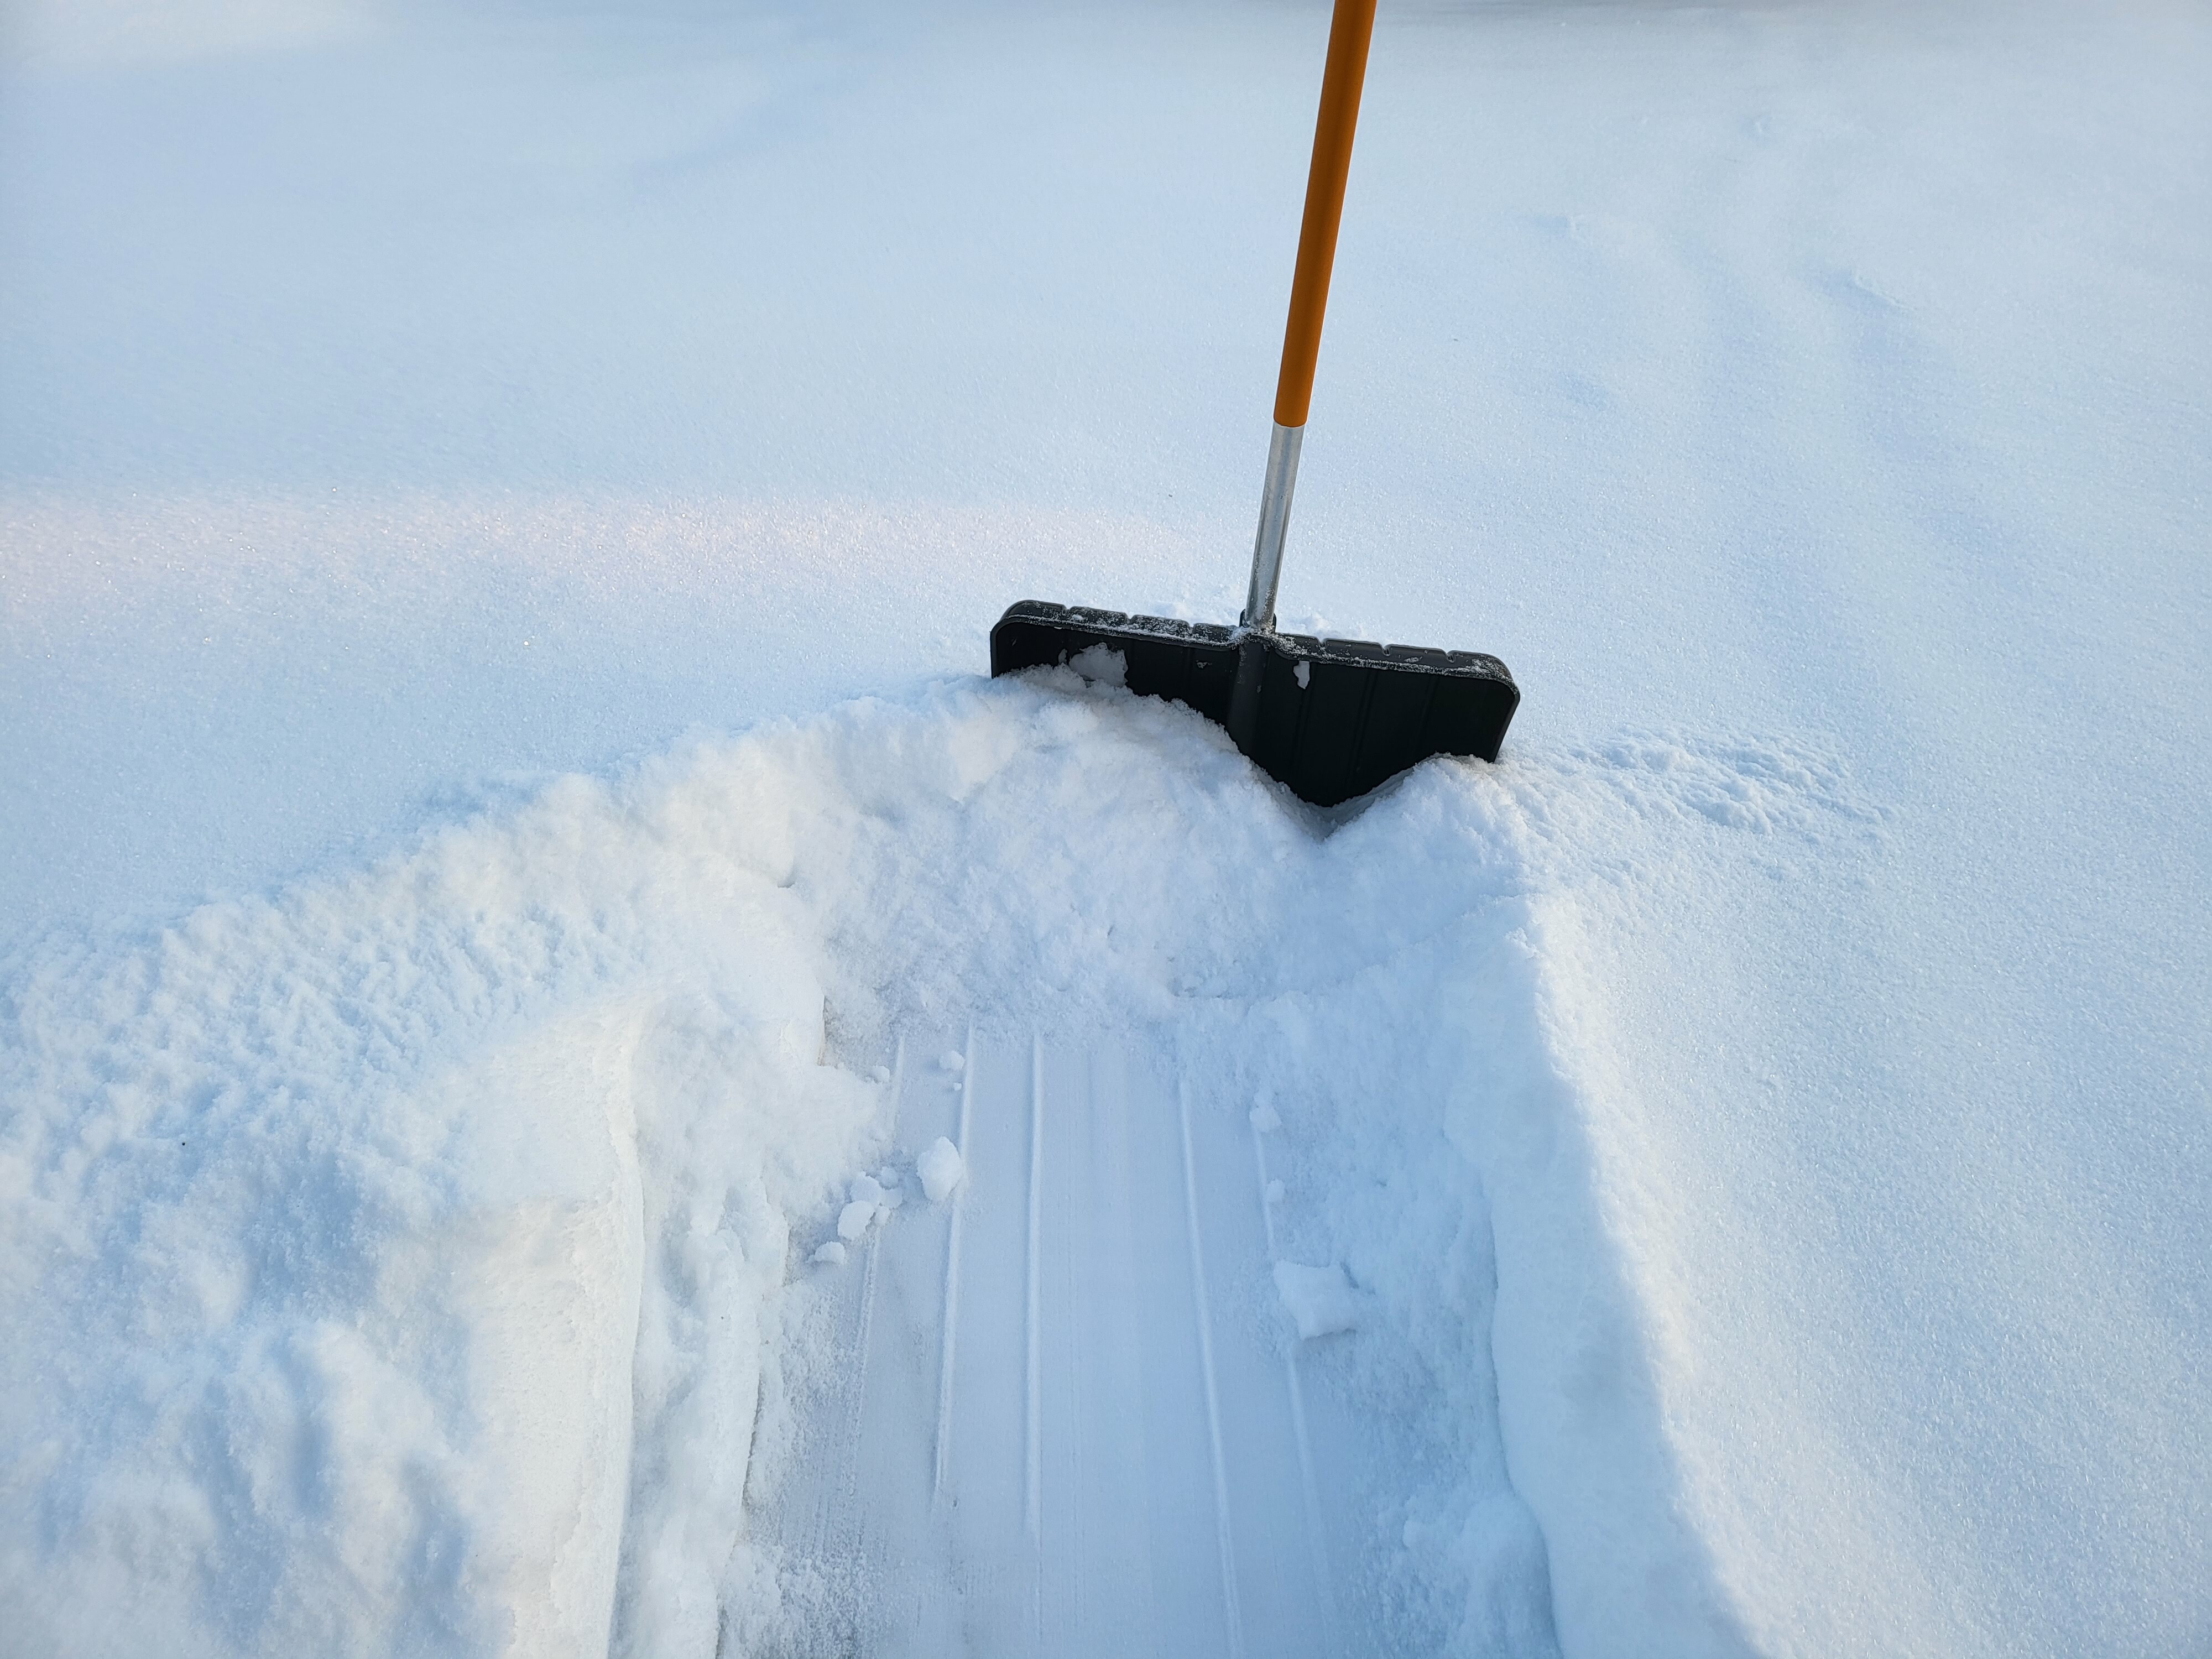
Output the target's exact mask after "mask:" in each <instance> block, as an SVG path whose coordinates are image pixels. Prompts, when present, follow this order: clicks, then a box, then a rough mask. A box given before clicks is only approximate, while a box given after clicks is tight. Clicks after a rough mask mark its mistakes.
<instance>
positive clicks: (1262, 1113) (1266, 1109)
mask: <svg viewBox="0 0 2212 1659" xmlns="http://www.w3.org/2000/svg"><path fill="white" fill-rule="evenodd" d="M1252 1127H1254V1128H1255V1129H1257V1130H1258V1131H1259V1132H1260V1133H1261V1134H1263V1135H1271V1134H1273V1133H1275V1131H1276V1130H1278V1129H1279V1128H1281V1127H1283V1120H1282V1118H1281V1117H1280V1116H1279V1115H1278V1114H1277V1112H1276V1110H1275V1109H1274V1108H1273V1106H1271V1105H1269V1104H1268V1103H1267V1102H1266V1101H1264V1100H1263V1101H1261V1103H1259V1104H1258V1105H1257V1106H1255V1107H1254V1108H1253V1109H1252Z"/></svg>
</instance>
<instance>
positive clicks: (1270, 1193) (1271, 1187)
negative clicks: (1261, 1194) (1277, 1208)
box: [1267, 1181, 1283, 1204]
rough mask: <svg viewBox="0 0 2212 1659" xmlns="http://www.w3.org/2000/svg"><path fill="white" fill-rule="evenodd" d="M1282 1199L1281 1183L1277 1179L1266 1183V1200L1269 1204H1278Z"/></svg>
mask: <svg viewBox="0 0 2212 1659" xmlns="http://www.w3.org/2000/svg"><path fill="white" fill-rule="evenodd" d="M1282 1201H1283V1183H1282V1182H1279V1181H1271V1182H1268V1183H1267V1202H1268V1203H1270V1204H1279V1203H1281V1202H1282Z"/></svg>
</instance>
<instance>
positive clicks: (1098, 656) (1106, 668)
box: [1067, 641, 1129, 686]
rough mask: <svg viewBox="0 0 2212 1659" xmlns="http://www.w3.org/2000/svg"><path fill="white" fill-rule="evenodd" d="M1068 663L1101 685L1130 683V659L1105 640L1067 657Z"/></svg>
mask: <svg viewBox="0 0 2212 1659" xmlns="http://www.w3.org/2000/svg"><path fill="white" fill-rule="evenodd" d="M1067 665H1068V666H1069V667H1070V668H1073V670H1074V671H1076V672H1077V673H1079V674H1080V675H1082V676H1083V678H1085V679H1086V680H1093V681H1096V682H1097V684H1100V685H1120V686H1127V684H1129V659H1128V658H1127V657H1125V656H1123V655H1122V654H1121V653H1120V652H1119V651H1116V650H1115V649H1114V648H1113V647H1110V646H1109V645H1107V644H1106V643H1105V642H1104V641H1100V642H1099V643H1098V644H1097V645H1094V646H1091V647H1089V648H1088V649H1086V650H1082V651H1079V652H1077V653H1075V654H1074V655H1073V656H1072V657H1070V658H1069V659H1067Z"/></svg>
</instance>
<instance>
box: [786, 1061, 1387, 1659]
mask: <svg viewBox="0 0 2212 1659" xmlns="http://www.w3.org/2000/svg"><path fill="white" fill-rule="evenodd" d="M904 1046H905V1049H906V1052H907V1053H908V1054H915V1053H928V1052H931V1050H932V1049H933V1048H934V1047H935V1045H934V1044H924V1043H920V1042H908V1043H907V1044H906V1045H904ZM1171 1053H1172V1044H1171V1042H1170V1041H1169V1039H1168V1038H1167V1037H1166V1036H1161V1037H1160V1038H1158V1040H1157V1041H1147V1040H1146V1038H1144V1037H1142V1036H1138V1037H1133V1038H1132V1037H1127V1036H1123V1037H1116V1038H1109V1039H1102V1040H1097V1041H1093V1042H1066V1041H1048V1040H1046V1039H1043V1038H1036V1037H1033V1038H1031V1039H1030V1040H1029V1041H1027V1042H1024V1041H1022V1040H1021V1039H1020V1038H1019V1037H1004V1038H996V1039H982V1038H971V1039H970V1043H969V1053H968V1055H967V1062H968V1063H967V1064H966V1065H965V1066H964V1067H963V1068H960V1069H958V1070H955V1071H951V1072H949V1073H948V1071H947V1070H946V1069H944V1068H939V1067H935V1066H915V1065H913V1064H911V1063H910V1062H909V1063H907V1064H902V1066H900V1067H899V1068H898V1072H899V1089H898V1097H897V1106H896V1112H897V1116H896V1145H897V1147H898V1149H899V1151H898V1153H897V1155H896V1156H897V1158H898V1159H899V1160H900V1161H903V1162H908V1163H913V1162H915V1161H917V1159H919V1161H920V1162H921V1164H923V1165H924V1167H927V1163H928V1161H929V1152H930V1151H931V1150H933V1146H934V1143H936V1142H938V1141H939V1140H940V1139H941V1140H945V1141H947V1142H949V1143H951V1145H952V1146H955V1147H957V1150H958V1152H959V1154H960V1157H961V1158H962V1161H963V1164H964V1166H965V1170H966V1172H967V1179H966V1181H965V1182H963V1184H962V1185H961V1186H959V1187H958V1188H957V1189H955V1190H953V1191H952V1192H951V1194H950V1195H949V1201H947V1202H945V1203H941V1204H933V1205H931V1206H928V1207H927V1209H922V1208H920V1207H919V1206H908V1210H907V1212H905V1213H904V1214H902V1215H901V1216H900V1217H899V1218H897V1219H896V1224H895V1225H888V1226H884V1227H879V1228H876V1229H874V1230H872V1231H871V1232H870V1233H869V1234H868V1236H867V1237H866V1243H864V1244H863V1245H862V1246H860V1249H859V1250H858V1251H857V1252H856V1253H855V1255H854V1260H853V1261H852V1262H851V1263H850V1264H849V1265H848V1266H846V1267H842V1269H837V1268H829V1267H820V1268H815V1269H812V1270H811V1271H812V1272H813V1273H814V1274H815V1278H814V1280H813V1289H814V1290H815V1291H816V1293H817V1294H819V1295H820V1296H821V1297H823V1301H824V1303H825V1304H826V1307H825V1310H824V1312H825V1315H826V1317H827V1318H828V1320H829V1322H830V1325H831V1331H832V1334H831V1335H830V1336H829V1340H828V1342H827V1343H826V1344H824V1345H823V1346H824V1350H825V1358H828V1357H829V1356H830V1355H834V1356H835V1358H829V1363H827V1364H823V1366H822V1368H821V1372H820V1375H819V1376H818V1377H817V1379H816V1380H815V1382H814V1383H813V1384H812V1385H811V1388H808V1389H806V1390H805V1393H804V1395H803V1396H802V1397H801V1398H800V1399H799V1400H798V1401H794V1403H795V1404H798V1405H799V1407H800V1409H801V1412H802V1413H803V1421H804V1424H805V1426H804V1428H803V1429H802V1430H801V1431H800V1433H799V1442H798V1444H797V1445H796V1447H795V1448H794V1455H793V1456H792V1458H791V1460H790V1464H789V1468H788V1471H787V1475H786V1478H784V1479H783V1480H781V1481H779V1482H776V1483H775V1486H776V1490H775V1492H773V1494H772V1495H771V1496H769V1498H768V1499H767V1501H766V1502H765V1503H764V1504H763V1505H762V1509H761V1512H760V1514H759V1515H758V1516H757V1524H758V1526H759V1528H760V1535H761V1536H762V1537H763V1541H772V1542H773V1543H774V1544H775V1546H777V1547H778V1548H779V1550H780V1553H781V1557H782V1559H783V1563H784V1566H785V1571H786V1574H787V1583H812V1584H813V1585H814V1586H815V1587H816V1593H817V1595H818V1596H819V1598H820V1599H819V1601H818V1602H817V1605H815V1606H813V1607H794V1608H793V1612H796V1613H799V1614H800V1616H801V1621H802V1622H803V1624H804V1625H805V1627H806V1629H807V1633H808V1636H809V1637H810V1638H811V1639H812V1640H814V1641H816V1642H827V1643H829V1644H830V1645H832V1646H835V1645H837V1644H839V1643H849V1644H852V1645H853V1646H854V1648H855V1649H857V1650H861V1651H866V1652H870V1653H879V1654H900V1653H912V1654H929V1655H944V1654H951V1653H959V1652H977V1653H994V1652H995V1653H1012V1652H1024V1651H1048V1652H1053V1653H1056V1654H1125V1653H1130V1652H1139V1651H1143V1652H1154V1651H1159V1652H1174V1653H1182V1654H1205V1653H1218V1654H1229V1655H1237V1654H1246V1653H1252V1654H1262V1653H1264V1654H1286V1655H1291V1654H1316V1655H1318V1654H1328V1653H1336V1652H1340V1651H1346V1650H1347V1647H1346V1642H1345V1640H1344V1638H1343V1632H1342V1630H1341V1628H1340V1626H1341V1625H1342V1614H1341V1613H1340V1608H1339V1606H1338V1602H1339V1600H1340V1594H1341V1593H1348V1594H1349V1595H1351V1596H1352V1599H1354V1600H1357V1598H1358V1595H1359V1594H1360V1592H1359V1591H1358V1589H1356V1588H1354V1589H1350V1590H1349V1591H1348V1592H1340V1584H1342V1583H1343V1581H1345V1580H1346V1579H1347V1578H1348V1577H1351V1576H1352V1575H1351V1572H1350V1570H1351V1569H1352V1567H1353V1566H1354V1565H1355V1564H1356V1563H1357V1561H1358V1552H1359V1549H1360V1547H1361V1541H1360V1540H1359V1539H1358V1537H1357V1536H1352V1535H1346V1536H1341V1537H1335V1536H1332V1535H1331V1533H1330V1528H1329V1525H1328V1516H1331V1515H1340V1516H1342V1515H1352V1514H1360V1515H1364V1514H1365V1513H1367V1512H1368V1510H1369V1509H1370V1504H1369V1501H1368V1500H1369V1498H1370V1494H1371V1493H1372V1492H1374V1491H1375V1490H1376V1487H1377V1486H1384V1487H1388V1486H1391V1485H1393V1484H1394V1483H1395V1484H1398V1485H1400V1486H1404V1485H1409V1484H1413V1483H1412V1482H1410V1481H1407V1480H1404V1477H1405V1476H1406V1475H1407V1474H1408V1473H1409V1472H1407V1471H1403V1470H1397V1469H1393V1468H1389V1467H1388V1466H1387V1463H1386V1464H1383V1465H1380V1466H1378V1464H1377V1463H1376V1462H1375V1460H1374V1459H1373V1457H1372V1456H1371V1455H1370V1454H1371V1450H1372V1448H1371V1447H1367V1448H1361V1449H1356V1448H1355V1441H1356V1440H1357V1438H1358V1437H1356V1436H1355V1435H1353V1434H1352V1432H1351V1425H1349V1424H1348V1423H1347V1422H1346V1420H1344V1419H1343V1418H1342V1416H1341V1414H1340V1413H1338V1412H1337V1411H1335V1410H1334V1407H1333V1405H1332V1404H1331V1403H1330V1402H1328V1401H1319V1402H1316V1401H1314V1400H1311V1399H1310V1398H1309V1397H1308V1393H1309V1391H1308V1390H1307V1389H1304V1388H1303V1387H1302V1386H1301V1380H1300V1369H1301V1366H1302V1364H1310V1358H1305V1357H1302V1355H1301V1353H1300V1349H1301V1348H1302V1347H1304V1346H1305V1345H1304V1344H1301V1343H1299V1342H1298V1341H1297V1340H1296V1338H1295V1336H1294V1335H1292V1334H1291V1331H1290V1328H1289V1322H1288V1321H1287V1320H1286V1319H1285V1317H1284V1316H1283V1315H1282V1313H1281V1311H1280V1310H1279V1309H1277V1308H1274V1307H1273V1306H1272V1305H1271V1304H1273V1296H1272V1294H1271V1293H1267V1292H1268V1290H1269V1285H1270V1283H1271V1281H1270V1279H1269V1277H1268V1274H1269V1267H1270V1257H1271V1244H1270V1238H1269V1227H1268V1219H1267V1212H1266V1205H1265V1202H1264V1196H1263V1194H1264V1190H1265V1184H1266V1178H1265V1176H1264V1173H1263V1170H1262V1168H1261V1164H1260V1163H1259V1161H1258V1159H1257V1157H1256V1156H1255V1155H1256V1153H1257V1151H1258V1148H1257V1145H1256V1140H1257V1131H1256V1130H1255V1129H1254V1128H1253V1127H1252V1126H1251V1124H1250V1123H1249V1121H1247V1117H1246V1114H1245V1112H1244V1111H1243V1109H1241V1103H1236V1102H1220V1101H1216V1102H1211V1103H1206V1104H1200V1103H1197V1102H1195V1101H1194V1099H1193V1098H1192V1090H1191V1088H1190V1086H1189V1085H1188V1084H1186V1083H1183V1082H1182V1080H1181V1079H1178V1078H1176V1075H1175V1074H1174V1069H1173V1066H1172V1061H1171V1059H1170V1055H1171ZM940 1161H941V1160H940ZM1263 1293H1265V1294H1263ZM1331 1340H1339V1341H1341V1340H1351V1339H1348V1338H1344V1337H1338V1338H1334V1339H1331ZM1368 1645H1369V1644H1367V1643H1366V1642H1365V1641H1364V1640H1361V1641H1355V1642H1353V1643H1352V1644H1350V1650H1364V1649H1365V1648H1366V1647H1367V1646H1368Z"/></svg>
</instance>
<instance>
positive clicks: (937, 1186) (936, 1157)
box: [915, 1135, 968, 1204]
mask: <svg viewBox="0 0 2212 1659" xmlns="http://www.w3.org/2000/svg"><path fill="white" fill-rule="evenodd" d="M915 1173H916V1174H917V1175H919V1176H921V1190H922V1191H923V1192H924V1193H926V1194H928V1197H929V1201H930V1202H931V1203H933V1204H942V1203H943V1202H944V1201H945V1200H946V1199H948V1198H950V1197H951V1195H952V1189H953V1188H955V1187H957V1186H958V1185H959V1184H960V1182H961V1181H962V1179H963V1177H965V1176H966V1175H967V1173H968V1167H967V1165H965V1164H963V1163H962V1162H961V1161H960V1149H959V1148H958V1147H957V1146H954V1145H953V1144H952V1143H951V1141H949V1140H947V1139H945V1137H944V1136H943V1135H939V1136H938V1138H937V1139H934V1140H933V1141H931V1142H930V1143H929V1150H928V1151H927V1152H924V1153H923V1154H922V1155H921V1159H920V1160H919V1161H918V1162H917V1163H916V1164H915Z"/></svg>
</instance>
